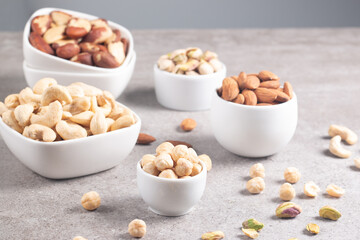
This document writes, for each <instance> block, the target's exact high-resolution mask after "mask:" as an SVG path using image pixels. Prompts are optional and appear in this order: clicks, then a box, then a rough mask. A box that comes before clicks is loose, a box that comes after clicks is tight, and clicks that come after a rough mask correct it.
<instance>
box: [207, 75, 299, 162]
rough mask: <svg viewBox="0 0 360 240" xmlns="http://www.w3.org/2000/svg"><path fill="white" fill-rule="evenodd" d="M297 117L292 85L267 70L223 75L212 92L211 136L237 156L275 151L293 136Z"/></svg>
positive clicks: (252, 155) (258, 154) (263, 155)
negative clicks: (212, 133)
mask: <svg viewBox="0 0 360 240" xmlns="http://www.w3.org/2000/svg"><path fill="white" fill-rule="evenodd" d="M297 119H298V106H297V97H296V95H295V93H294V92H293V89H292V85H291V84H290V83H289V82H284V84H283V85H282V84H281V82H280V79H279V77H278V76H277V75H275V74H274V73H272V72H270V71H261V72H260V73H258V74H246V73H245V72H241V73H240V74H239V76H232V77H226V78H225V79H224V80H223V83H222V86H221V87H220V88H219V89H217V91H214V92H213V101H212V107H211V122H212V129H213V132H214V135H215V138H216V140H217V141H218V142H219V143H220V145H222V146H223V147H224V148H225V149H227V150H228V151H230V152H232V153H235V154H237V155H240V156H244V157H265V156H270V155H273V154H275V153H277V152H279V151H280V150H281V149H282V148H284V147H285V146H286V145H287V144H288V143H289V141H290V140H291V138H292V137H293V135H294V133H295V130H296V126H297Z"/></svg>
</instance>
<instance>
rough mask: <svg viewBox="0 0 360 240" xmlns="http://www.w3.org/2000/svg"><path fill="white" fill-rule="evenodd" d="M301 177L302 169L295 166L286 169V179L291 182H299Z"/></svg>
mask: <svg viewBox="0 0 360 240" xmlns="http://www.w3.org/2000/svg"><path fill="white" fill-rule="evenodd" d="M300 177H301V174H300V171H299V170H298V169H297V168H295V167H288V168H286V169H285V171H284V179H285V181H287V182H289V183H297V182H298V181H299V180H300Z"/></svg>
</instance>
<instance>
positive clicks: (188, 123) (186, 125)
mask: <svg viewBox="0 0 360 240" xmlns="http://www.w3.org/2000/svg"><path fill="white" fill-rule="evenodd" d="M180 127H181V129H182V130H184V131H186V132H190V131H192V130H194V128H195V127H196V121H195V120H194V119H191V118H186V119H184V120H183V121H182V122H181V124H180Z"/></svg>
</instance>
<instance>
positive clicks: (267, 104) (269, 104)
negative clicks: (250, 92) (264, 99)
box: [256, 103, 273, 106]
mask: <svg viewBox="0 0 360 240" xmlns="http://www.w3.org/2000/svg"><path fill="white" fill-rule="evenodd" d="M272 105H273V104H271V103H258V104H256V106H272Z"/></svg>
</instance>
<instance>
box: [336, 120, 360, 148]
mask: <svg viewBox="0 0 360 240" xmlns="http://www.w3.org/2000/svg"><path fill="white" fill-rule="evenodd" d="M336 135H339V136H340V137H341V139H342V140H345V141H346V142H347V143H348V144H350V145H353V144H355V143H356V142H357V140H358V136H357V135H356V133H354V132H353V131H351V130H350V129H349V128H347V127H345V126H340V125H334V124H332V125H330V128H329V136H330V137H334V136H336Z"/></svg>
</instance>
